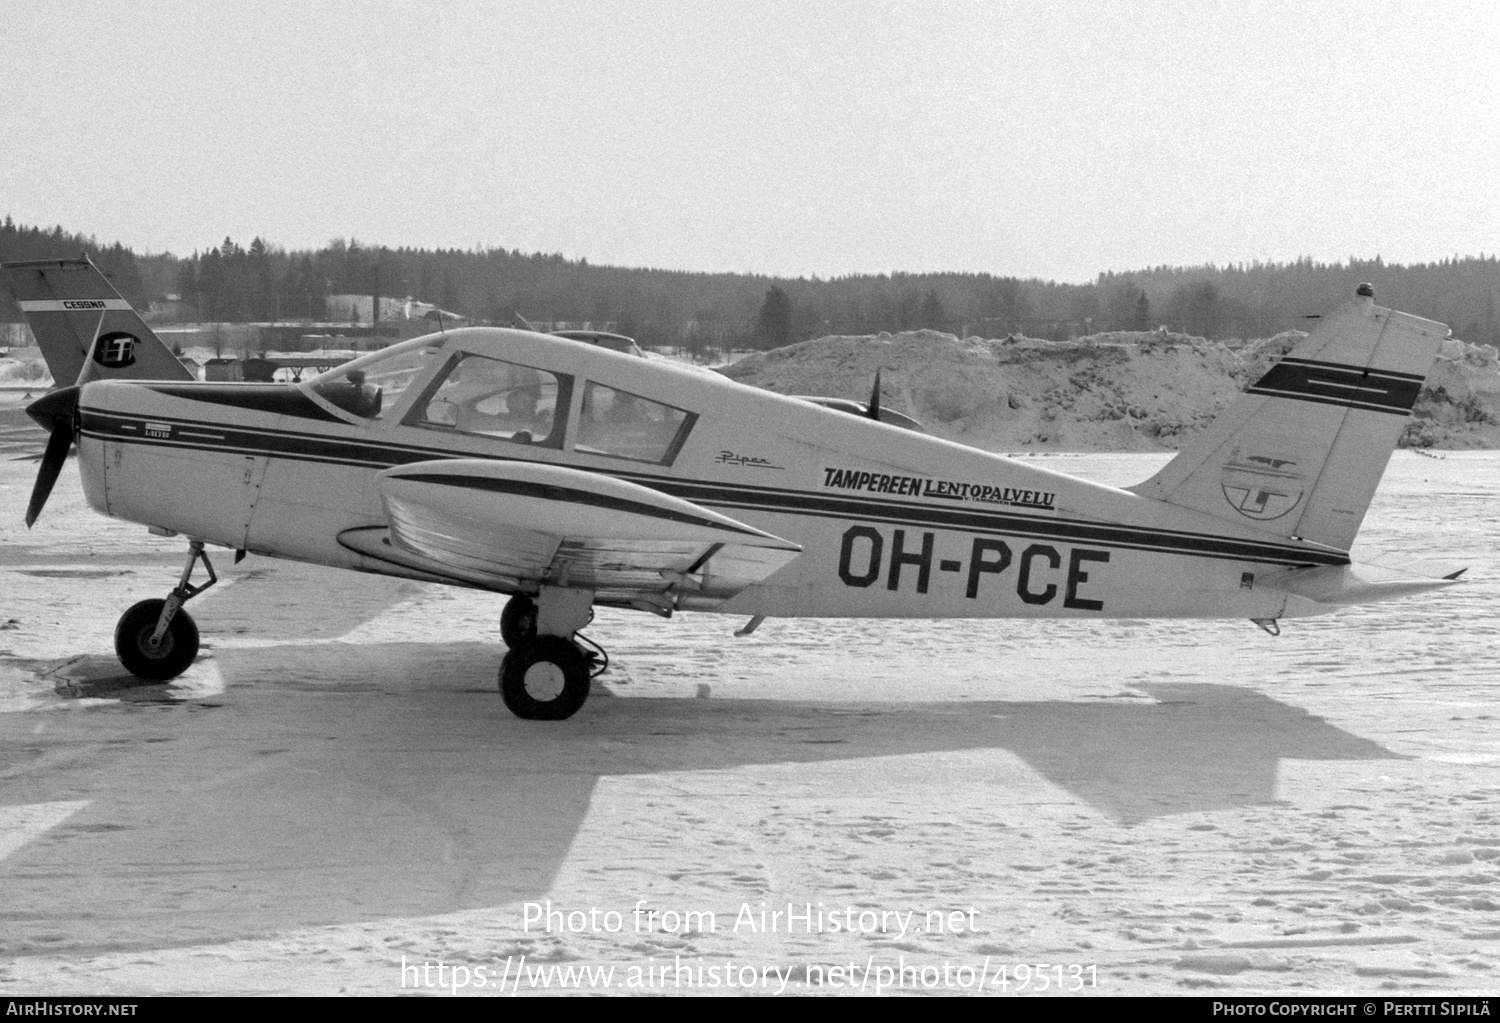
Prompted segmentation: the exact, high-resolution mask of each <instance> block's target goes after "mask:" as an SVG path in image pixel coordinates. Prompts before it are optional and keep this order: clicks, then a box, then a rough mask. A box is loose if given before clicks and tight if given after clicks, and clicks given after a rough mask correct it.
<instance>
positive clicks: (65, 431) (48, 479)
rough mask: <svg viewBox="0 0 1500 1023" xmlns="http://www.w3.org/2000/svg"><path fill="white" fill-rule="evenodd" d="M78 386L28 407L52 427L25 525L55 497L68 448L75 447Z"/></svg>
mask: <svg viewBox="0 0 1500 1023" xmlns="http://www.w3.org/2000/svg"><path fill="white" fill-rule="evenodd" d="M78 391H79V388H77V387H64V388H62V389H60V390H56V391H53V392H52V393H51V394H48V395H45V396H43V397H41V398H39V399H37V400H36V401H34V402H32V403H31V404H30V405H28V406H26V414H27V415H28V416H30V417H31V418H32V419H34V420H36V422H37V424H38V425H39V426H45V427H47V428H49V429H50V430H51V431H52V433H51V435H50V436H49V437H48V438H47V449H46V450H45V451H44V452H42V467H41V468H40V469H39V470H37V474H36V485H35V486H34V487H32V488H31V503H30V504H28V505H27V506H26V528H27V529H30V528H31V527H32V526H33V525H35V524H36V520H37V516H39V515H41V514H42V508H43V507H44V506H45V505H46V504H47V498H48V497H51V496H52V487H53V486H54V485H55V484H56V483H57V477H58V475H59V474H60V473H61V472H62V467H63V463H65V462H66V461H67V460H68V449H69V448H71V447H72V446H73V438H74V436H75V434H76V427H77V423H76V419H77V415H76V414H77V411H78Z"/></svg>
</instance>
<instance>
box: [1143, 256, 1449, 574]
mask: <svg viewBox="0 0 1500 1023" xmlns="http://www.w3.org/2000/svg"><path fill="white" fill-rule="evenodd" d="M1447 335H1448V328H1447V327H1446V326H1444V325H1443V324H1441V323H1437V322H1434V321H1432V320H1424V319H1422V318H1420V317H1417V316H1412V315H1409V314H1407V313H1398V312H1393V311H1391V310H1390V309H1385V308H1383V307H1381V306H1378V305H1376V304H1375V298H1374V290H1373V289H1372V288H1370V286H1369V285H1360V288H1359V291H1358V293H1357V295H1356V297H1355V299H1354V301H1353V302H1351V303H1349V304H1348V305H1346V306H1344V307H1343V308H1341V309H1339V310H1338V311H1337V312H1335V313H1333V314H1332V315H1330V316H1327V317H1325V318H1324V319H1323V320H1322V322H1321V323H1319V324H1318V326H1317V327H1316V328H1315V329H1314V330H1313V331H1312V333H1310V334H1309V335H1308V336H1307V337H1306V338H1304V339H1303V340H1302V342H1301V343H1300V344H1298V345H1297V347H1295V348H1293V349H1292V351H1291V352H1289V353H1288V354H1287V355H1286V357H1285V358H1283V359H1282V360H1281V361H1280V362H1278V363H1276V364H1275V365H1273V366H1272V367H1271V368H1270V370H1269V371H1268V372H1267V373H1266V375H1265V376H1263V377H1261V378H1260V379H1259V380H1258V381H1256V382H1255V383H1254V384H1253V385H1252V386H1251V387H1250V388H1249V390H1248V391H1246V393H1245V394H1243V395H1241V396H1240V397H1239V399H1238V400H1237V401H1236V402H1235V403H1234V404H1233V405H1231V406H1230V407H1229V408H1228V409H1226V410H1225V412H1224V413H1223V415H1221V416H1219V418H1218V419H1217V420H1215V422H1214V424H1213V425H1212V426H1211V427H1209V429H1208V430H1207V431H1206V432H1205V433H1204V434H1203V435H1202V436H1200V437H1199V438H1198V439H1197V440H1196V441H1195V442H1194V443H1193V444H1191V445H1190V446H1189V447H1187V448H1186V449H1184V450H1183V451H1182V453H1181V454H1179V455H1178V456H1177V457H1176V458H1174V459H1172V461H1171V462H1169V463H1167V465H1166V466H1165V467H1164V468H1163V469H1162V470H1161V472H1159V473H1157V474H1156V475H1155V476H1153V477H1151V479H1149V480H1147V481H1146V482H1145V483H1142V484H1140V485H1139V486H1135V487H1131V488H1130V489H1131V490H1132V491H1134V492H1135V493H1137V494H1140V495H1142V496H1143V497H1154V498H1156V499H1158V500H1161V501H1166V502H1167V503H1168V504H1175V505H1178V506H1180V507H1184V508H1192V509H1194V510H1196V511H1202V512H1208V513H1209V514H1211V515H1217V516H1218V517H1219V518H1222V519H1228V520H1229V521H1231V522H1239V523H1242V524H1246V525H1253V526H1256V527H1258V528H1260V529H1263V530H1265V531H1267V532H1270V533H1275V534H1278V535H1280V536H1288V537H1297V538H1300V539H1302V540H1307V541H1310V542H1312V543H1318V544H1323V545H1326V546H1328V547H1335V548H1338V549H1339V550H1348V549H1349V547H1350V546H1351V545H1352V544H1353V543H1354V536H1355V534H1356V533H1358V532H1359V526H1360V523H1361V522H1363V521H1364V517H1365V511H1366V509H1368V508H1369V506H1370V499H1371V498H1372V497H1373V496H1374V494H1375V488H1376V486H1377V485H1379V483H1380V477H1381V475H1382V474H1384V472H1385V466H1386V462H1388V461H1389V460H1390V457H1391V451H1392V450H1393V449H1394V448H1395V446H1396V441H1397V440H1398V439H1400V437H1401V432H1402V430H1403V429H1405V427H1406V422H1407V420H1408V419H1409V418H1410V416H1411V409H1412V406H1413V405H1414V404H1416V400H1417V394H1418V392H1419V391H1420V390H1421V389H1422V382H1423V380H1424V379H1425V378H1426V376H1427V373H1428V372H1429V371H1430V370H1431V369H1432V364H1433V360H1434V359H1435V358H1436V357H1437V353H1438V348H1439V346H1440V345H1441V343H1442V341H1443V338H1445V337H1446V336H1447Z"/></svg>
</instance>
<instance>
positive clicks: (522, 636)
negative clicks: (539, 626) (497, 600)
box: [500, 593, 536, 650]
mask: <svg viewBox="0 0 1500 1023" xmlns="http://www.w3.org/2000/svg"><path fill="white" fill-rule="evenodd" d="M500 638H501V639H503V640H504V641H505V645H506V646H508V647H510V648H511V649H512V650H514V649H516V648H517V647H520V646H525V645H526V644H527V643H530V642H532V641H533V640H534V639H536V601H534V600H532V599H531V598H530V597H527V596H523V595H521V594H519V593H518V594H516V595H515V596H514V597H511V598H510V600H508V601H506V602H505V610H503V611H501V612H500Z"/></svg>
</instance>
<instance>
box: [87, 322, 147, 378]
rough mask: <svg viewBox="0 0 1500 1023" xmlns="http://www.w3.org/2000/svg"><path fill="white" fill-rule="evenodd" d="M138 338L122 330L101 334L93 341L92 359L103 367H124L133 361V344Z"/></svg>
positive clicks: (137, 341)
mask: <svg viewBox="0 0 1500 1023" xmlns="http://www.w3.org/2000/svg"><path fill="white" fill-rule="evenodd" d="M140 340H141V339H140V338H138V337H136V336H135V335H134V334H127V333H125V332H124V331H123V330H114V331H110V332H109V333H108V334H101V335H100V336H99V340H98V341H95V342H94V361H95V362H97V363H98V364H99V365H101V366H103V367H104V368H105V369H124V368H125V367H126V366H129V365H131V364H132V363H134V362H135V346H136V345H137V344H139V343H140Z"/></svg>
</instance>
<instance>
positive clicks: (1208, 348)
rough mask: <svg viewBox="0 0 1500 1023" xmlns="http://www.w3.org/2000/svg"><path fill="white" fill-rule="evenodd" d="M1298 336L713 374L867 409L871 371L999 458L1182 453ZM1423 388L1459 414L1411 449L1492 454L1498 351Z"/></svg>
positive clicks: (873, 343) (841, 361)
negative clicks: (1488, 449) (1043, 453)
mask: <svg viewBox="0 0 1500 1023" xmlns="http://www.w3.org/2000/svg"><path fill="white" fill-rule="evenodd" d="M1306 336H1307V335H1306V334H1304V333H1302V332H1301V331H1286V332H1284V333H1281V334H1277V335H1276V336H1275V337H1270V338H1265V339H1261V340H1255V341H1229V342H1222V341H1209V340H1206V339H1204V338H1201V337H1193V336H1190V335H1186V334H1177V333H1173V332H1170V331H1167V330H1165V329H1162V330H1156V331H1111V332H1107V333H1103V334H1095V335H1092V336H1090V337H1083V338H1078V339H1075V340H1072V341H1046V340H1041V339H1038V338H1028V337H1021V336H1017V335H1012V336H1010V337H1007V338H1002V339H997V340H986V339H983V338H978V337H968V338H958V337H955V336H954V335H952V334H944V333H940V332H938V331H933V330H917V331H907V332H903V333H899V334H878V335H873V336H853V337H851V336H834V337H824V338H818V339H816V340H812V341H804V342H802V343H800V344H795V345H790V346H788V347H786V348H778V349H776V350H774V351H770V352H762V353H757V354H755V355H751V356H748V357H747V358H744V359H741V360H740V361H738V362H736V363H733V364H732V365H729V366H726V367H723V368H722V369H721V372H723V373H724V374H725V375H727V376H729V377H730V378H732V379H734V380H738V381H740V382H742V383H747V384H752V385H754V386H758V387H764V388H767V389H769V390H773V391H778V392H780V393H782V394H806V395H824V396H828V397H838V398H853V399H856V400H860V401H865V400H868V399H869V397H870V390H871V387H872V386H873V384H874V380H875V371H876V370H877V369H878V370H880V371H881V380H882V399H881V400H882V402H883V403H885V404H886V405H888V406H889V407H891V408H894V409H896V410H897V411H900V412H905V413H907V414H908V415H911V416H914V417H915V418H917V419H918V420H920V421H921V422H922V423H923V424H924V425H925V426H926V427H927V429H928V431H929V432H930V433H932V434H934V435H936V436H939V437H947V438H949V439H952V440H958V441H962V442H963V443H966V444H971V445H974V446H976V447H982V448H988V449H990V450H997V451H1024V450H1066V451H1141V450H1159V449H1162V448H1178V447H1181V446H1182V445H1183V444H1184V443H1186V442H1187V441H1188V440H1189V439H1190V438H1191V437H1192V436H1193V435H1195V434H1196V433H1197V432H1198V431H1199V430H1201V429H1202V428H1203V427H1205V426H1207V425H1208V424H1209V423H1210V422H1212V421H1213V419H1214V417H1215V416H1217V415H1218V414H1219V413H1220V412H1221V411H1223V409H1224V408H1225V407H1226V406H1227V405H1228V404H1229V403H1230V402H1231V401H1233V400H1234V399H1235V397H1236V396H1237V395H1238V394H1239V393H1240V391H1242V390H1243V389H1244V388H1245V387H1246V386H1248V385H1249V384H1250V383H1253V382H1254V381H1255V380H1257V379H1259V377H1260V376H1261V375H1262V374H1264V373H1265V371H1266V369H1267V368H1268V367H1269V366H1270V365H1271V364H1272V363H1273V362H1275V361H1276V360H1277V359H1279V358H1281V357H1282V356H1283V355H1285V354H1286V353H1287V352H1288V351H1290V350H1291V348H1292V347H1293V346H1294V345H1296V343H1297V342H1298V341H1300V340H1302V338H1304V337H1306ZM1455 345H1456V346H1458V347H1453V346H1455ZM1460 349H1461V350H1460ZM1486 353H1488V354H1486ZM1450 378H1451V379H1450ZM1431 385H1432V387H1434V388H1436V387H1437V386H1439V385H1442V386H1444V387H1445V392H1443V393H1442V394H1439V393H1437V392H1436V391H1434V393H1433V394H1432V395H1424V404H1423V405H1419V409H1418V412H1419V415H1422V414H1423V413H1424V411H1428V410H1430V409H1438V410H1445V409H1448V406H1450V405H1453V406H1454V409H1456V411H1452V412H1451V414H1450V413H1449V412H1448V411H1443V414H1444V415H1447V416H1448V418H1449V419H1450V420H1453V426H1452V429H1449V428H1448V427H1445V428H1444V432H1443V434H1442V436H1440V437H1439V436H1429V437H1426V438H1424V437H1422V436H1420V435H1413V436H1412V437H1411V438H1409V439H1410V442H1411V443H1414V444H1426V445H1431V444H1438V445H1441V446H1495V442H1496V441H1500V431H1496V432H1495V436H1493V437H1490V436H1488V435H1486V434H1485V433H1484V432H1483V427H1484V425H1485V423H1484V422H1482V421H1480V419H1479V418H1476V417H1481V416H1482V415H1487V414H1488V412H1487V410H1488V408H1489V407H1490V406H1491V405H1492V404H1497V403H1500V401H1497V399H1500V366H1497V363H1496V357H1495V349H1493V348H1489V347H1488V346H1483V347H1481V346H1474V345H1463V344H1462V343H1461V342H1450V343H1449V347H1448V351H1447V358H1446V359H1445V360H1444V361H1442V362H1440V364H1439V369H1438V370H1436V371H1435V372H1434V377H1433V380H1432V381H1431ZM1469 399H1472V400H1471V401H1470V404H1469V405H1467V406H1466V405H1463V404H1462V402H1464V401H1465V400H1469ZM1455 402H1457V403H1458V404H1456V405H1455V404H1454V403H1455ZM1476 410H1478V411H1476ZM1465 417H1468V418H1465ZM1431 418H1432V417H1431V415H1430V414H1429V415H1427V416H1426V419H1431ZM1424 421H1425V420H1424ZM1415 425H1416V424H1414V426H1415Z"/></svg>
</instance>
